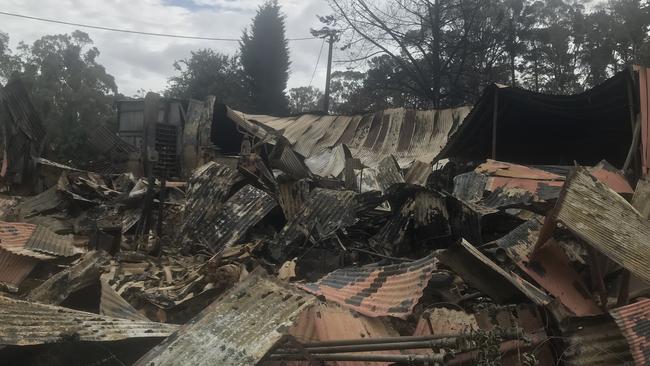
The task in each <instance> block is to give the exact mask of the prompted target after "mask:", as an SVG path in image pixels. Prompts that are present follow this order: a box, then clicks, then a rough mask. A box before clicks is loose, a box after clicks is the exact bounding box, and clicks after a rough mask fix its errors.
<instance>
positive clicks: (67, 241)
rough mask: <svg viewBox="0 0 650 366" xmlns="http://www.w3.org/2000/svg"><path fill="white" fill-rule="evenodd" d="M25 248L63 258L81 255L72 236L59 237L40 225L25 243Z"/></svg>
mask: <svg viewBox="0 0 650 366" xmlns="http://www.w3.org/2000/svg"><path fill="white" fill-rule="evenodd" d="M25 248H26V249H31V250H34V251H37V252H42V253H47V254H52V255H57V256H61V257H70V256H73V255H75V254H78V253H80V251H79V250H77V248H75V246H74V244H73V237H72V235H59V234H56V233H54V232H53V231H52V230H50V229H48V228H46V227H44V226H40V225H38V226H36V228H35V229H34V232H33V233H32V235H31V236H30V237H29V239H28V240H27V242H26V243H25Z"/></svg>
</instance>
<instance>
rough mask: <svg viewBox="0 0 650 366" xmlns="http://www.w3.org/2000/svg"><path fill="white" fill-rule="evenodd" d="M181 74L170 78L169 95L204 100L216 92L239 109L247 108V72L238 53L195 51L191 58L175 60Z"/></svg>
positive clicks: (228, 103) (225, 101) (218, 96)
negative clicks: (225, 53) (244, 70)
mask: <svg viewBox="0 0 650 366" xmlns="http://www.w3.org/2000/svg"><path fill="white" fill-rule="evenodd" d="M174 69H175V70H176V71H177V72H179V73H180V74H179V75H177V76H173V77H171V78H170V79H169V88H168V89H167V91H166V95H167V96H169V97H174V98H181V99H188V98H193V99H199V100H203V99H205V97H206V96H208V95H214V96H215V97H216V98H217V101H218V102H220V103H225V104H227V105H229V106H231V107H233V108H236V109H246V105H247V98H246V89H245V86H244V75H243V71H242V67H241V64H240V63H239V58H238V56H228V55H224V54H221V53H218V52H215V51H213V50H211V49H202V50H198V51H195V52H192V55H191V56H190V58H186V59H183V60H179V61H176V62H174Z"/></svg>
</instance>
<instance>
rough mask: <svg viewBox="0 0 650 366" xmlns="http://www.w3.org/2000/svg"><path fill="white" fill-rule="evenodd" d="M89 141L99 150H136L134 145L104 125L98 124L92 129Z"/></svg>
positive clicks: (125, 151)
mask: <svg viewBox="0 0 650 366" xmlns="http://www.w3.org/2000/svg"><path fill="white" fill-rule="evenodd" d="M90 143H91V144H92V146H94V147H95V148H97V149H98V150H99V151H101V152H104V153H106V152H109V151H113V150H118V151H120V152H123V153H132V152H136V151H137V149H136V147H135V146H133V145H131V144H129V143H128V142H126V141H124V140H123V139H121V138H120V137H119V136H117V134H116V133H115V132H113V131H111V130H109V129H108V127H106V126H99V127H98V128H95V129H94V130H93V131H92V134H91V135H90Z"/></svg>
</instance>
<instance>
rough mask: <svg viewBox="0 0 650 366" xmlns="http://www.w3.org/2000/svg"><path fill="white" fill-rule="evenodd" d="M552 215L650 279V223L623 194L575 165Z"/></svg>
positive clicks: (626, 266) (600, 248) (644, 277)
mask: <svg viewBox="0 0 650 366" xmlns="http://www.w3.org/2000/svg"><path fill="white" fill-rule="evenodd" d="M556 218H557V219H558V220H559V221H561V222H562V223H563V224H564V225H565V226H566V227H567V228H568V229H569V230H570V231H571V232H573V233H574V234H575V235H577V236H578V237H580V238H581V239H583V240H585V241H586V242H587V243H589V244H590V245H592V246H594V247H595V248H596V249H598V250H599V251H600V252H602V253H603V254H605V255H606V256H607V257H609V258H610V259H611V260H613V261H614V262H616V263H618V264H619V265H620V266H622V267H624V268H626V269H628V270H629V271H630V272H632V273H634V274H635V275H637V276H639V277H640V278H642V279H644V280H645V281H646V282H650V267H648V258H650V225H649V224H648V220H646V219H645V218H644V217H642V216H641V215H640V214H639V212H638V211H637V210H636V209H635V208H634V207H632V206H631V205H630V204H629V203H628V202H627V201H626V200H625V199H624V198H623V197H621V196H619V195H618V194H616V192H614V191H613V190H611V189H610V188H609V187H607V186H606V185H604V184H603V183H600V182H599V181H598V180H597V179H596V178H594V177H592V176H591V175H589V173H588V171H587V170H586V169H585V168H581V167H578V168H577V169H576V170H575V172H574V173H573V174H572V175H571V176H570V177H569V178H568V179H567V182H566V184H565V186H564V188H563V190H562V194H561V195H560V199H559V200H558V203H557V207H556Z"/></svg>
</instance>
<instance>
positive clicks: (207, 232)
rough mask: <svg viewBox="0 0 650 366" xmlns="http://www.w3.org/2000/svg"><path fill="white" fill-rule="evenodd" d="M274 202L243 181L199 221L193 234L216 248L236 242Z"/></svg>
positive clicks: (201, 241) (208, 245)
mask: <svg viewBox="0 0 650 366" xmlns="http://www.w3.org/2000/svg"><path fill="white" fill-rule="evenodd" d="M276 205H277V203H276V201H275V199H273V197H271V196H270V195H269V194H268V193H266V192H264V191H262V190H261V189H258V188H255V187H253V186H251V185H246V186H245V187H244V188H242V189H240V190H239V191H237V193H235V194H234V195H233V196H232V197H230V198H229V199H228V200H227V201H226V202H225V203H224V204H223V206H221V208H220V209H219V211H218V212H217V213H216V215H214V217H212V218H211V220H210V221H208V220H202V221H200V222H199V224H198V225H197V226H196V227H195V228H194V230H195V231H194V232H193V235H194V237H195V238H197V239H198V240H200V244H203V245H207V247H208V248H210V250H212V251H213V252H219V251H220V250H221V249H223V248H225V247H228V246H230V245H232V244H235V243H236V242H237V240H239V239H240V238H241V237H242V236H244V234H246V231H248V229H249V228H251V227H252V226H254V225H255V224H257V223H258V222H259V221H260V220H262V219H263V218H264V216H266V214H268V213H269V212H270V211H271V210H272V209H273V208H274V207H275V206H276Z"/></svg>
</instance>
